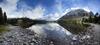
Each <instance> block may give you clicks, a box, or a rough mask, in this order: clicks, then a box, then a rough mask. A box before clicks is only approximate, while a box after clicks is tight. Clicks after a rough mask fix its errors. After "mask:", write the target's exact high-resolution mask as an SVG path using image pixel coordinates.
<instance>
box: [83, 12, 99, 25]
mask: <svg viewBox="0 0 100 45" xmlns="http://www.w3.org/2000/svg"><path fill="white" fill-rule="evenodd" d="M85 19H86V18H85ZM83 22H89V23H98V24H100V15H99V13H96V14H95V15H90V16H89V17H88V19H86V20H84V21H83Z"/></svg>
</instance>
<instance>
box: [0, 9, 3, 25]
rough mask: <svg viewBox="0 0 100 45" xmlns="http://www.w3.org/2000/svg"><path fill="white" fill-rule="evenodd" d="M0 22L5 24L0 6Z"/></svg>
mask: <svg viewBox="0 0 100 45" xmlns="http://www.w3.org/2000/svg"><path fill="white" fill-rule="evenodd" d="M0 24H3V14H2V8H0Z"/></svg>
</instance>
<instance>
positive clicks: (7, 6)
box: [0, 0, 45, 19]
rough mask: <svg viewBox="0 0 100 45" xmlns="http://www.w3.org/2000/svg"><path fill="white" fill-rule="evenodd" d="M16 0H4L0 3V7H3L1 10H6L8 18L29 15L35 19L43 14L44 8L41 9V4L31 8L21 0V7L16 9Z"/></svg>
mask: <svg viewBox="0 0 100 45" xmlns="http://www.w3.org/2000/svg"><path fill="white" fill-rule="evenodd" d="M18 1H19V0H5V1H4V2H2V3H1V4H0V7H2V8H3V11H6V12H7V17H8V18H15V17H29V18H32V19H37V18H40V17H42V16H43V14H44V11H45V9H43V8H42V6H40V5H37V7H36V8H34V9H32V8H31V7H29V6H28V5H26V4H25V3H24V2H22V9H21V10H20V11H16V10H17V2H18ZM28 9H31V10H28Z"/></svg>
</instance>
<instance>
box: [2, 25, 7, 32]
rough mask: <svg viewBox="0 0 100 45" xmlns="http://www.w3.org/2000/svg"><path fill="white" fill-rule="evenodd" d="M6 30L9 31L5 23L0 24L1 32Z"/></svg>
mask: <svg viewBox="0 0 100 45" xmlns="http://www.w3.org/2000/svg"><path fill="white" fill-rule="evenodd" d="M6 31H7V27H6V26H5V25H0V33H2V32H6Z"/></svg>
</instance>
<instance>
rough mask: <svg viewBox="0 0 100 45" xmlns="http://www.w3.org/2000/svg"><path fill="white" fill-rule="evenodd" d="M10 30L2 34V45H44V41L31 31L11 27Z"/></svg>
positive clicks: (0, 37)
mask: <svg viewBox="0 0 100 45" xmlns="http://www.w3.org/2000/svg"><path fill="white" fill-rule="evenodd" d="M8 30H9V31H8V32H5V33H3V34H1V36H0V45H43V39H42V38H40V37H39V35H38V34H36V33H34V32H33V31H31V30H28V29H22V28H20V27H17V26H9V29H8ZM44 42H45V41H44Z"/></svg>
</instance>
